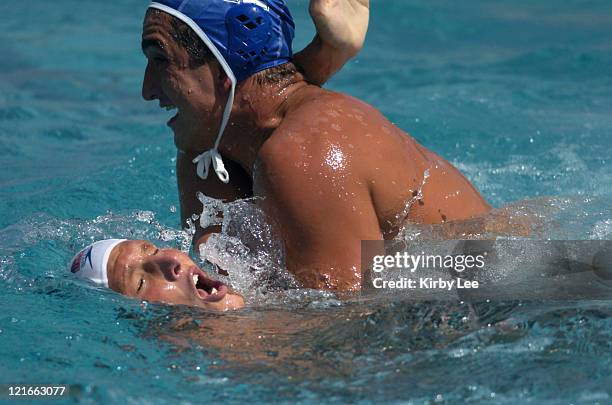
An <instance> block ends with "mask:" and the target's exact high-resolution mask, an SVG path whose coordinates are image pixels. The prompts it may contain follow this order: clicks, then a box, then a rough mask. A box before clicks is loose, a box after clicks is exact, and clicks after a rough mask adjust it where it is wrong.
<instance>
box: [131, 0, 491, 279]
mask: <svg viewBox="0 0 612 405" xmlns="http://www.w3.org/2000/svg"><path fill="white" fill-rule="evenodd" d="M313 3H325V4H328V5H330V4H331V5H336V6H337V7H340V6H339V5H340V4H344V5H345V7H346V8H345V9H343V10H344V11H343V12H347V13H351V12H353V11H355V10H357V11H358V10H359V8H358V7H356V8H352V6H351V7H349V6H347V5H349V4H352V5H353V6H361V7H363V6H365V10H366V14H367V1H365V2H363V1H358V0H353V1H351V0H336V1H331V0H328V1H327V2H316V1H314V0H313ZM351 10H352V11H351ZM311 11H312V10H311ZM355 15H361V16H363V14H359V13H358V12H356V14H355ZM333 21H334V20H333V18H328V19H327V22H329V24H328V25H327V26H326V24H322V23H319V24H318V26H317V28H318V29H319V34H321V35H322V37H321V38H323V37H325V32H327V33H328V34H329V32H331V31H333V30H334V24H333V23H332V22H333ZM344 24H345V26H346V25H347V24H348V25H349V26H350V25H351V21H347V22H345V23H344ZM366 26H367V18H366ZM330 27H331V28H330ZM335 27H336V29H337V30H338V31H342V24H340V23H339V24H336V25H335ZM294 28H295V27H294V24H293V19H292V18H291V14H290V13H289V10H288V8H287V7H286V5H285V3H284V2H283V1H282V0H159V1H157V2H153V3H151V5H150V6H149V10H148V11H147V14H146V16H145V21H144V25H143V34H142V47H143V52H144V53H145V56H146V57H147V59H148V64H147V68H146V72H145V77H144V82H143V90H142V91H143V97H144V98H145V99H146V100H159V104H160V106H161V107H164V108H166V109H177V110H178V111H177V114H176V115H175V116H174V117H172V118H171V119H170V120H169V121H168V125H169V126H170V127H171V128H172V130H173V132H174V136H175V138H174V140H175V145H176V146H177V149H178V154H177V181H178V186H179V196H180V202H181V215H182V218H183V220H185V219H186V218H188V217H190V216H191V215H192V214H194V213H199V211H201V204H200V203H199V202H198V200H197V198H196V193H197V192H198V191H201V192H203V193H204V194H205V195H207V196H209V197H214V198H220V199H223V200H235V199H237V198H243V197H248V196H258V197H262V198H260V199H258V201H260V203H261V205H262V208H263V209H264V211H265V212H266V213H267V215H268V217H269V219H270V221H271V222H272V223H273V224H274V226H275V227H276V229H277V231H278V233H279V235H280V236H281V239H282V241H283V243H284V248H285V253H286V255H285V256H286V265H287V268H288V270H289V271H291V272H292V273H293V274H294V275H295V276H296V278H297V279H298V280H299V281H301V282H302V283H303V284H304V285H305V286H307V287H311V288H328V289H338V290H351V289H358V288H359V287H360V286H361V269H360V263H359V262H360V242H361V241H362V240H382V239H390V238H393V237H394V236H395V235H396V234H397V232H398V230H399V229H400V227H401V226H402V224H403V223H405V221H414V222H421V223H442V222H446V221H454V220H462V219H466V218H470V217H474V216H478V215H483V214H485V213H487V212H488V211H489V210H490V206H489V205H488V204H487V203H486V201H484V199H483V198H482V197H481V196H480V194H479V193H478V191H477V190H476V189H475V188H474V187H473V186H472V185H471V184H470V183H469V181H468V180H467V179H466V178H465V177H463V175H462V174H461V173H460V172H459V171H458V170H457V169H455V168H454V167H453V166H452V165H451V164H449V163H448V162H446V161H445V160H444V159H442V158H441V157H439V156H437V155H435V154H434V153H432V152H431V151H428V150H427V149H425V148H424V147H423V146H421V145H419V144H418V143H416V141H415V140H414V139H412V138H411V137H410V136H408V135H407V134H406V133H404V132H403V131H401V130H400V129H399V128H397V127H395V126H394V125H393V124H391V123H390V122H389V121H388V120H387V119H385V118H384V117H383V116H382V115H381V114H380V113H379V112H378V111H377V110H376V109H374V108H373V107H371V106H369V105H367V104H365V103H363V102H361V101H359V100H356V99H354V98H352V97H349V96H347V95H343V94H339V93H334V92H330V91H327V90H324V89H322V88H320V87H319V86H317V85H314V84H312V83H311V82H309V81H307V80H306V77H305V76H304V74H303V73H302V71H301V69H300V65H301V67H303V68H306V70H307V72H308V71H309V69H310V71H314V72H317V71H318V72H319V73H321V72H322V74H321V77H323V79H325V78H326V77H327V76H329V75H330V74H332V73H333V71H334V70H336V69H337V68H339V67H340V66H341V64H342V62H343V61H344V60H346V58H347V57H349V56H350V52H349V53H345V54H342V52H341V51H338V52H337V53H336V52H334V51H333V46H331V47H329V43H333V41H327V42H328V43H327V44H326V45H321V46H318V48H317V45H316V40H315V43H314V45H312V44H311V46H309V48H307V49H306V51H304V52H303V53H301V54H298V55H296V56H295V58H294V56H293V54H292V49H291V44H292V40H293V34H294ZM326 29H327V31H325V30H326ZM339 36H340V37H341V36H342V35H339ZM332 37H333V35H332ZM349 37H350V35H349ZM319 41H323V42H325V40H324V39H319ZM338 42H339V43H340V44H342V40H339V41H338ZM319 45H320V44H319ZM326 47H327V48H326ZM349 48H350V47H349ZM326 55H334V57H335V58H338V59H336V60H335V61H334V60H332V61H331V62H328V63H327V64H322V65H319V64H318V61H319V60H321V59H323V60H325V59H326ZM338 55H341V56H340V57H338ZM347 55H348V56H347ZM338 60H339V61H340V62H338ZM294 62H295V63H294ZM296 63H298V65H296ZM317 69H319V70H317ZM311 76H317V74H314V75H311ZM315 81H316V80H315ZM319 81H321V80H319ZM215 231H218V229H214V228H209V229H199V230H198V233H197V235H196V243H205V240H206V238H207V236H208V235H209V234H210V233H211V232H215ZM227 270H230V271H231V269H227Z"/></svg>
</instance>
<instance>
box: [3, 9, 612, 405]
mask: <svg viewBox="0 0 612 405" xmlns="http://www.w3.org/2000/svg"><path fill="white" fill-rule="evenodd" d="M146 4H147V3H146V2H145V1H136V0H116V1H113V2H94V1H90V0H58V1H53V2H50V1H41V0H29V1H27V2H1V3H0V15H2V16H3V17H2V18H1V19H0V55H1V57H0V162H1V163H2V164H1V165H0V288H1V289H2V294H0V306H1V307H2V308H4V311H3V313H2V315H0V358H1V359H2V361H0V384H10V383H31V384H33V383H45V384H58V383H64V384H73V385H74V386H73V389H72V391H71V395H70V396H69V397H68V398H67V399H69V400H72V401H80V402H83V403H96V402H104V403H107V402H110V401H112V402H130V403H167V402H173V403H174V402H179V401H180V402H182V403H201V402H204V401H208V400H223V401H228V402H239V401H247V400H248V401H254V402H270V401H274V402H287V403H294V402H301V403H320V402H339V403H346V402H363V403H370V402H381V401H392V402H403V401H412V402H413V403H421V402H436V403H438V402H440V403H444V402H449V403H462V402H480V401H496V402H506V403H516V402H518V401H520V402H532V403H533V402H538V403H539V402H557V401H559V400H563V401H564V402H568V403H595V402H599V403H608V402H612V388H611V387H612V377H611V376H612V343H611V342H612V318H611V317H610V315H611V314H612V304H610V302H608V301H585V300H583V301H580V302H568V301H565V302H556V303H555V302H490V303H486V302H485V303H481V304H478V305H469V304H467V303H459V302H458V303H423V302H420V303H419V302H413V301H411V300H410V299H409V297H407V296H406V295H402V294H374V293H367V294H364V295H362V296H354V297H350V298H349V299H346V300H341V299H339V297H335V296H334V295H333V294H330V293H325V292H317V291H311V290H306V289H290V290H288V291H282V292H270V291H269V285H268V284H269V283H273V284H274V285H276V286H278V285H284V286H287V285H289V286H290V285H291V283H292V280H291V279H290V277H288V276H287V275H286V274H282V271H279V272H277V273H278V274H276V273H275V274H274V276H275V277H273V280H272V281H270V280H266V282H262V281H261V277H264V276H265V277H268V276H270V274H259V273H257V272H249V271H246V270H245V271H244V272H238V274H237V275H236V276H234V279H232V280H231V281H232V282H233V283H234V284H235V285H237V287H238V288H239V289H240V290H241V291H242V292H244V293H245V294H246V295H247V297H248V298H249V300H250V302H252V303H253V306H252V307H251V308H248V309H245V310H242V311H238V312H236V313H232V314H223V315H219V314H208V313H201V312H197V311H194V310H192V309H189V308H179V307H168V306H163V305H155V304H148V303H140V302H136V301H132V300H129V299H127V298H124V297H122V296H119V295H117V294H115V293H113V292H110V291H106V290H102V289H98V288H95V287H92V286H90V285H87V284H85V283H83V282H81V281H79V280H75V279H74V278H73V277H71V276H70V275H69V274H67V273H66V271H65V268H66V264H67V262H68V261H69V260H70V258H71V257H72V255H73V254H74V252H75V251H76V250H77V249H79V248H80V247H82V246H84V245H85V244H87V243H89V242H91V241H92V240H95V239H99V238H104V237H118V236H121V237H127V238H143V239H150V240H153V241H154V242H156V243H158V244H161V245H163V246H172V247H177V248H182V249H188V247H189V234H188V233H186V232H184V231H182V230H181V226H180V223H179V217H178V213H177V207H178V199H177V191H176V184H175V173H174V156H175V149H174V146H173V142H172V135H171V133H170V131H169V129H168V128H167V127H166V126H165V122H166V120H167V119H168V118H169V117H168V116H167V115H168V113H166V112H165V111H163V110H160V109H159V108H158V107H157V106H156V105H155V103H145V102H144V101H142V100H141V98H140V85H141V80H142V74H143V70H144V66H145V59H144V57H143V56H142V54H141V51H140V28H141V21H142V16H143V14H144V9H145V7H146ZM289 4H290V7H291V10H292V12H293V13H294V17H295V18H296V24H297V38H296V42H295V49H301V47H303V46H304V45H305V44H307V43H308V41H309V40H310V38H311V37H312V35H313V33H314V31H313V27H312V24H311V23H310V21H309V17H308V14H307V1H305V0H302V1H297V0H295V1H290V2H289ZM370 24H371V25H370V32H369V33H368V38H367V42H366V45H365V48H364V50H363V51H362V53H361V54H360V55H359V56H358V57H357V58H356V59H355V60H353V61H351V62H349V63H348V65H347V66H345V68H344V69H343V70H342V72H341V73H340V74H338V75H337V76H336V77H335V78H333V80H331V82H330V83H329V84H328V86H327V87H328V88H331V89H334V90H338V91H343V92H347V93H350V94H351V95H353V96H356V97H359V98H361V99H363V100H365V101H367V102H369V103H371V104H373V105H374V106H376V107H377V108H378V109H380V110H381V111H382V112H383V113H384V114H385V115H387V116H388V117H390V119H391V120H392V121H393V122H394V123H395V124H396V125H398V126H400V127H401V128H403V129H405V130H406V131H408V132H409V133H410V134H411V135H413V136H414V137H415V138H416V139H417V140H418V141H419V142H421V143H422V144H424V145H425V146H426V147H428V148H430V149H432V150H433V151H435V152H437V153H439V154H440V155H441V156H444V157H445V158H447V159H448V160H449V161H450V162H452V163H453V164H455V165H456V166H457V167H458V168H459V169H460V170H462V171H463V173H465V174H466V176H467V177H468V178H469V179H470V180H471V181H472V182H474V184H475V185H476V186H477V187H478V189H479V190H481V192H482V193H483V194H484V196H485V197H486V198H487V200H488V201H489V202H490V203H491V204H493V205H494V206H496V207H502V206H505V205H507V204H513V203H514V202H516V201H522V200H527V202H526V203H524V204H527V205H531V206H535V207H539V208H537V209H538V210H541V212H543V213H546V214H545V215H546V218H545V223H546V227H545V233H544V235H543V236H544V237H545V238H552V239H611V238H612V213H611V212H610V208H611V207H612V187H610V185H611V184H612V170H610V156H612V153H611V152H612V118H611V117H612V3H610V2H609V1H604V0H591V1H580V2H579V1H566V2H557V1H552V0H541V1H538V2H532V1H526V0H520V1H517V0H513V1H510V0H503V1H497V2H489V1H484V0H482V1H476V0H472V1H469V2H461V3H460V4H459V3H458V2H456V1H451V0H438V1H431V2H420V1H413V0H385V1H380V2H372V15H371V23H370ZM549 197H551V198H549ZM521 204H523V203H520V204H519V205H521ZM551 206H552V207H554V210H550V207H551ZM224 209H227V210H229V211H228V212H233V214H232V215H233V216H232V218H233V221H234V222H233V224H229V225H228V224H226V225H227V226H226V229H230V230H232V229H233V232H234V233H233V234H231V232H229V233H228V234H227V235H224V236H223V237H222V238H221V239H219V240H218V241H217V242H218V244H217V245H214V247H212V248H211V249H213V251H212V252H208V253H209V254H211V255H213V256H215V257H217V258H218V259H219V260H230V261H231V260H234V261H235V265H236V267H237V268H242V267H244V268H248V267H249V265H250V264H253V263H262V262H263V263H267V262H266V261H265V260H272V262H274V260H273V259H270V258H267V257H263V258H262V257H258V258H255V259H254V258H253V257H249V254H248V252H246V253H245V250H244V249H243V246H242V245H241V244H240V241H239V240H238V239H237V237H236V235H238V236H240V235H242V236H245V232H246V233H248V232H251V233H252V234H251V235H250V236H251V237H253V238H254V239H257V238H259V239H261V238H262V237H263V236H265V235H266V232H267V229H266V226H265V224H262V223H261V220H260V218H259V217H258V214H257V213H256V212H254V211H253V210H252V209H251V208H249V205H248V204H247V203H245V202H239V203H237V204H234V205H230V206H226V207H224ZM232 210H233V211H232ZM243 228H248V229H246V231H245V229H243ZM246 237H249V235H246ZM211 246H212V245H211ZM241 249H242V250H241ZM228 252H229V253H228ZM230 253H231V254H230ZM268 278H270V277H268ZM267 283H268V284H267ZM185 319H188V321H185Z"/></svg>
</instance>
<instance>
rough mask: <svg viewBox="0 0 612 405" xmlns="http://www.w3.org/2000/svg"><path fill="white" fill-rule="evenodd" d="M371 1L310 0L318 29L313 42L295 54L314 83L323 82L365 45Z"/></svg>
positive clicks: (296, 60)
mask: <svg viewBox="0 0 612 405" xmlns="http://www.w3.org/2000/svg"><path fill="white" fill-rule="evenodd" d="M369 3H370V2H369V0H310V15H311V17H312V20H313V22H314V24H315V27H316V28H317V34H316V35H315V37H314V39H313V40H312V42H311V43H310V44H309V45H308V46H306V48H304V49H303V50H302V51H300V52H298V53H296V54H295V55H294V61H295V63H296V64H298V65H299V66H300V67H301V68H302V69H303V70H304V72H305V73H306V78H307V79H308V81H310V82H311V83H314V84H317V85H323V84H324V83H325V82H326V81H327V80H329V78H330V77H332V76H333V75H334V73H336V72H337V71H338V70H340V68H342V66H344V64H345V63H346V62H347V61H348V60H349V59H351V58H352V57H354V56H355V55H357V53H358V52H359V51H360V50H361V48H362V47H363V42H364V40H365V36H366V32H367V30H368V20H369Z"/></svg>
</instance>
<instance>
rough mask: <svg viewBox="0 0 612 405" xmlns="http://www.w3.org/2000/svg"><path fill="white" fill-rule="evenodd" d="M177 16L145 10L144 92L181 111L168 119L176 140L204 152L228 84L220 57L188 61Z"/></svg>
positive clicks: (211, 138)
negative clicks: (175, 24) (193, 63)
mask: <svg viewBox="0 0 612 405" xmlns="http://www.w3.org/2000/svg"><path fill="white" fill-rule="evenodd" d="M173 19H174V17H172V16H170V15H169V14H166V13H164V12H162V11H159V10H151V9H149V10H148V11H147V13H146V15H145V19H144V23H143V28H142V51H143V52H144V54H145V56H146V58H147V67H146V70H145V74H144V80H143V83H142V97H143V98H144V99H145V100H159V105H160V107H162V108H170V109H173V110H172V111H177V114H176V115H175V116H174V117H172V118H171V119H170V120H169V121H168V126H170V128H172V130H173V131H174V143H175V144H176V146H177V148H179V149H181V150H183V151H187V152H197V153H201V152H202V151H203V150H206V149H209V148H211V147H212V146H213V143H214V139H215V137H216V135H217V131H218V129H219V126H220V123H221V118H222V115H223V107H224V104H225V100H226V99H227V94H228V92H227V90H228V89H229V87H228V85H227V80H226V79H225V75H221V74H220V72H221V69H220V66H219V63H218V62H217V61H216V60H215V61H211V62H209V63H204V64H203V65H201V66H197V67H195V66H190V64H189V60H190V58H189V54H188V52H187V50H186V49H185V48H184V47H183V46H182V45H181V44H180V43H179V42H177V40H176V39H175V29H174V27H173V26H172V20H173ZM217 84H218V85H217ZM174 108H176V110H174Z"/></svg>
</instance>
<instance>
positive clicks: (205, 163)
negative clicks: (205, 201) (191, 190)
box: [193, 59, 236, 183]
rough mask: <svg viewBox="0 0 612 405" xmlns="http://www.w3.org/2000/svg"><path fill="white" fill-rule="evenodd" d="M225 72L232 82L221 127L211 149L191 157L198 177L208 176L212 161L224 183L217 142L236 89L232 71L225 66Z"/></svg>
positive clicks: (223, 128)
mask: <svg viewBox="0 0 612 405" xmlns="http://www.w3.org/2000/svg"><path fill="white" fill-rule="evenodd" d="M220 60H223V59H220ZM223 62H225V61H223ZM223 65H226V64H225V63H221V66H223ZM224 68H225V67H224ZM225 73H226V74H227V76H228V77H229V79H230V81H231V82H232V87H231V89H230V94H229V96H228V97H227V102H226V103H225V110H223V119H222V120H221V127H219V133H218V134H217V139H216V140H215V146H214V147H213V148H212V149H209V150H207V151H206V152H204V153H202V154H200V155H198V156H196V157H195V159H193V163H195V164H196V165H197V166H196V172H197V173H198V177H200V178H201V179H206V178H208V172H209V170H210V163H211V162H212V165H213V169H214V171H215V173H216V174H217V177H218V178H219V180H221V181H222V182H224V183H228V182H229V173H228V172H227V170H226V169H225V165H224V164H223V158H222V157H221V154H220V153H219V150H218V148H219V143H220V142H221V137H222V136H223V131H225V127H226V126H227V122H228V121H229V116H230V114H231V113H232V106H233V104H234V92H235V91H236V78H235V77H234V74H233V73H232V71H231V69H230V68H229V66H227V69H225Z"/></svg>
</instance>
